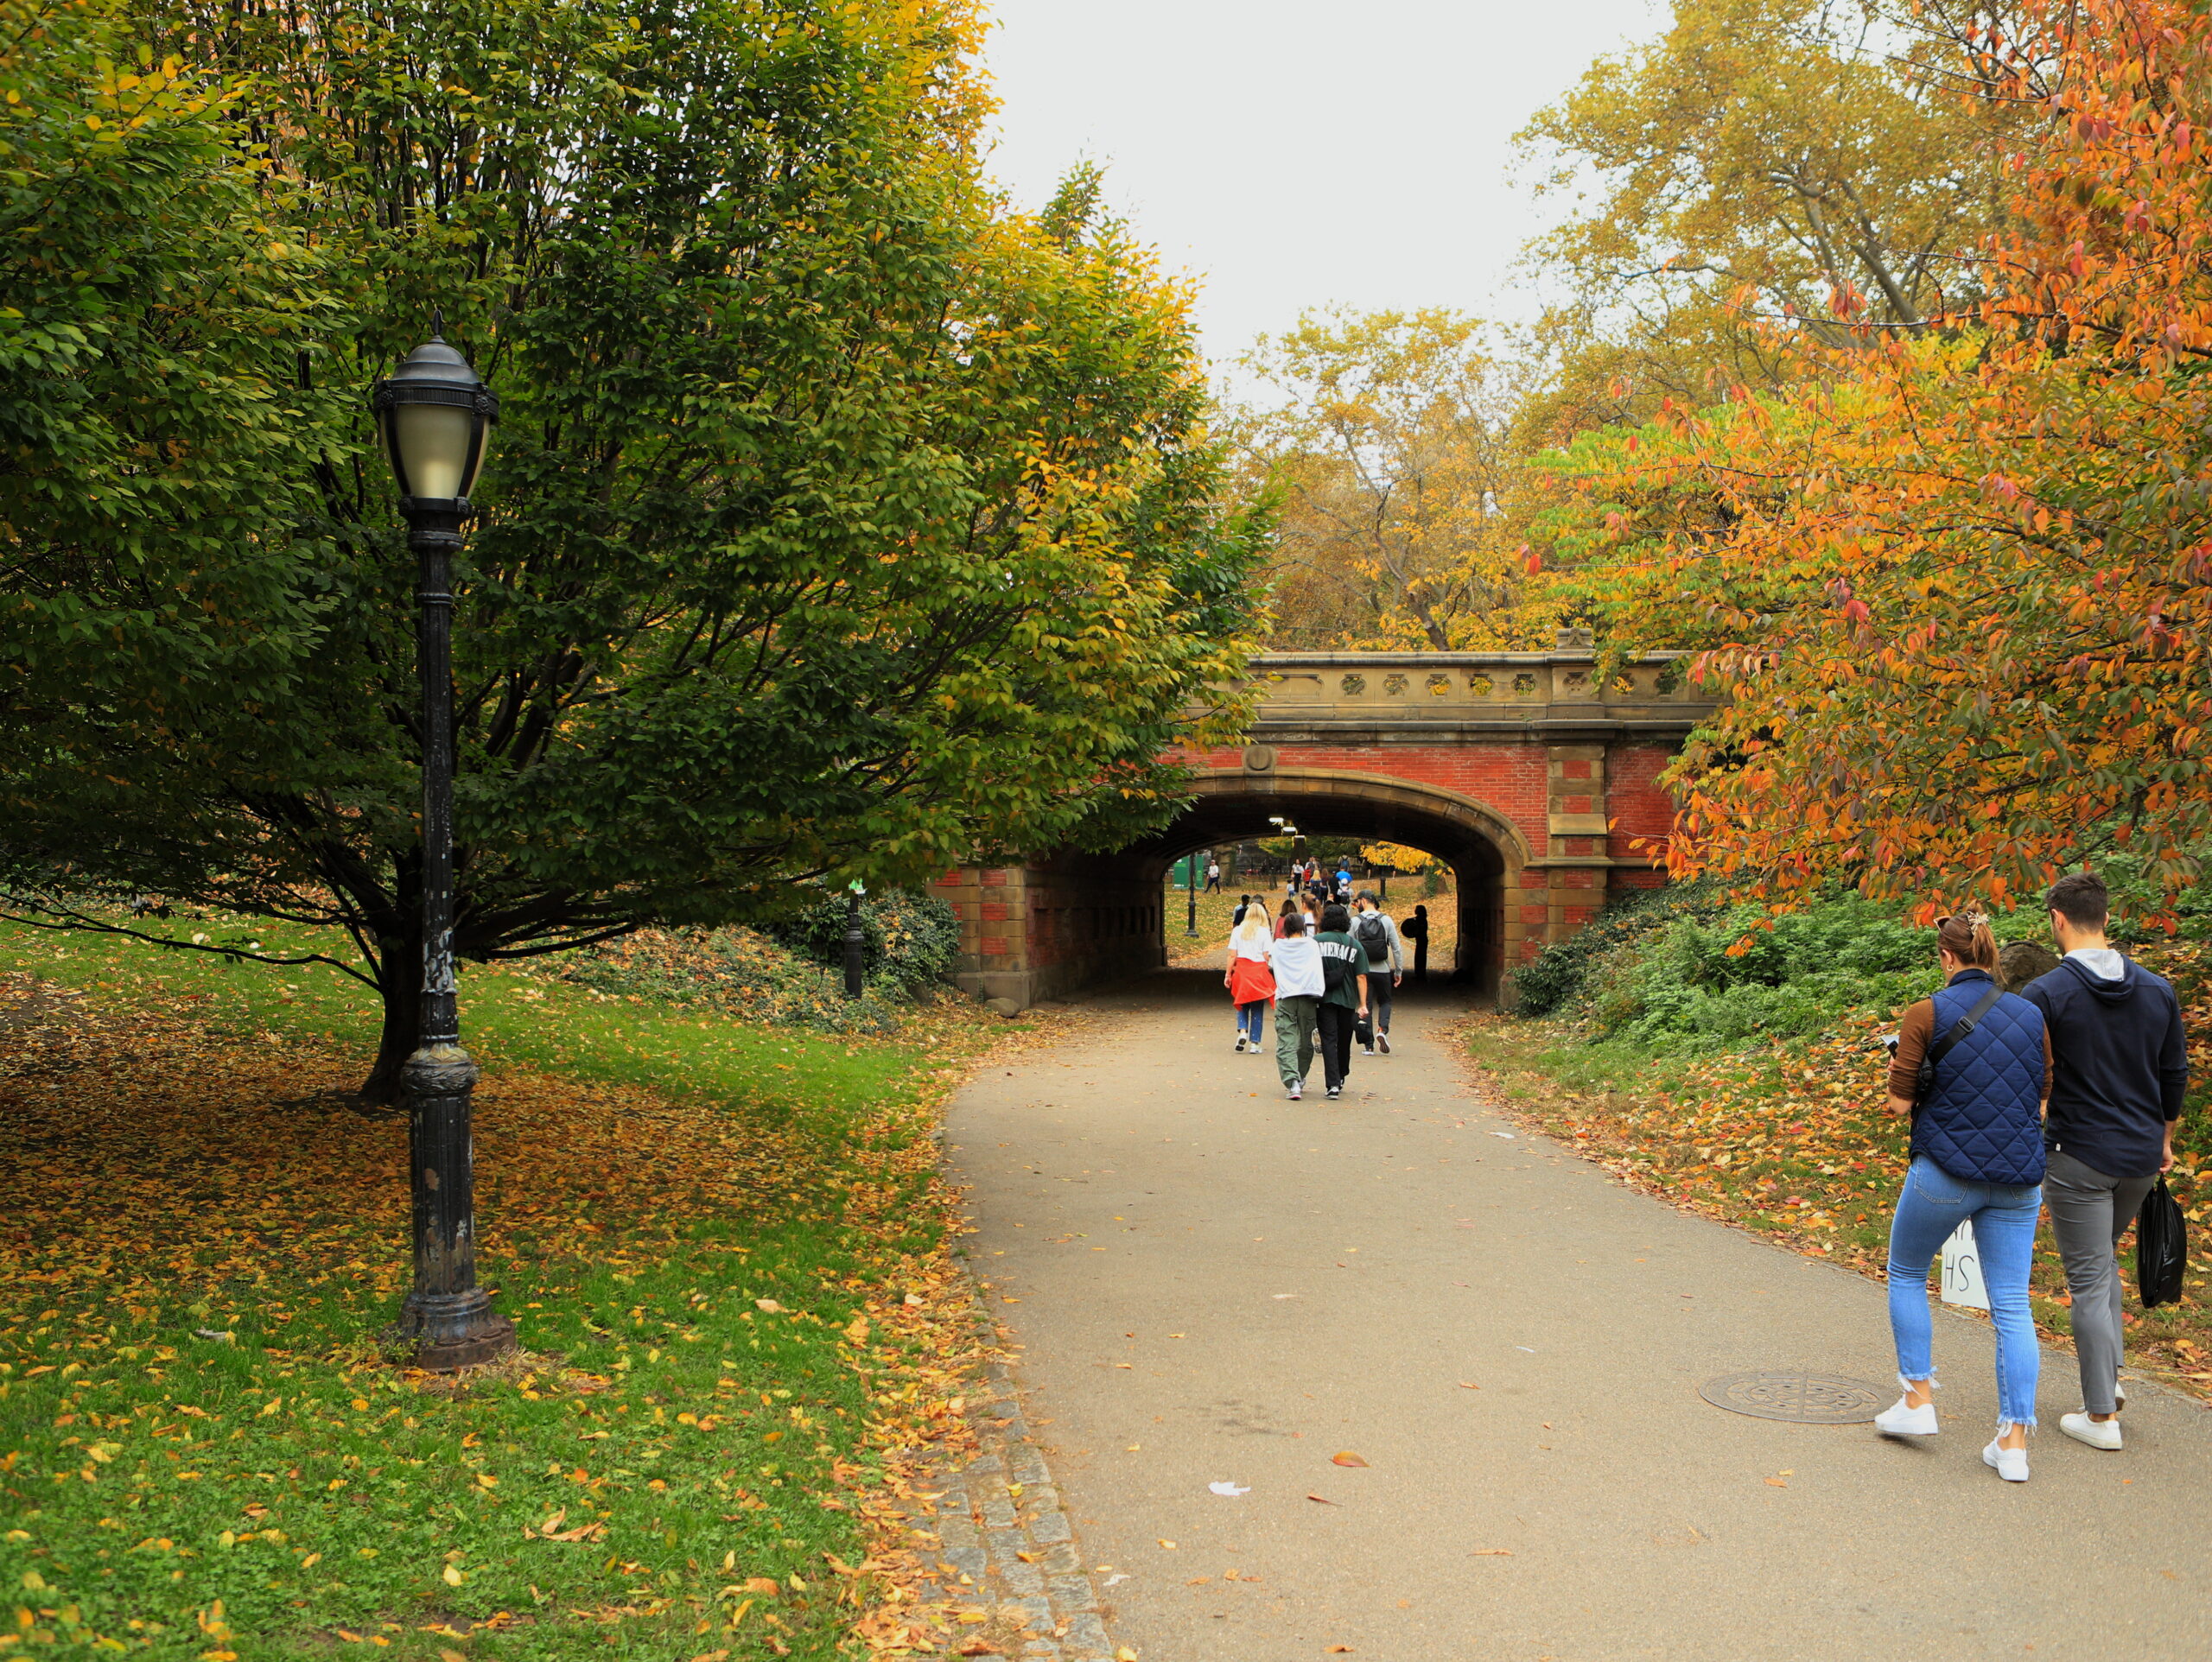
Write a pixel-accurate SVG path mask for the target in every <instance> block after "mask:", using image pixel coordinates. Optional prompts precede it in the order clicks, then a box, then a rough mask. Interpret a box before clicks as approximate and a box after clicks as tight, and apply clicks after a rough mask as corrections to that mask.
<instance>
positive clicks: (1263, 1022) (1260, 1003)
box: [1236, 999, 1268, 1050]
mask: <svg viewBox="0 0 2212 1662" xmlns="http://www.w3.org/2000/svg"><path fill="white" fill-rule="evenodd" d="M1267 1021H1268V1001H1267V1000H1266V999H1253V1000H1252V1002H1251V1003H1249V1004H1240V1005H1237V1006H1236V1036H1237V1037H1239V1038H1243V1039H1249V1040H1250V1041H1251V1042H1252V1048H1253V1049H1254V1050H1258V1049H1259V1048H1260V1035H1261V1034H1262V1033H1263V1032H1265V1031H1267Z"/></svg>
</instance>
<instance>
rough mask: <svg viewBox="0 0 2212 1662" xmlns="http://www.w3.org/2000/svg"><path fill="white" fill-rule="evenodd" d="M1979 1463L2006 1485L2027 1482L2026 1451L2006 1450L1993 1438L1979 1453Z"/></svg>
mask: <svg viewBox="0 0 2212 1662" xmlns="http://www.w3.org/2000/svg"><path fill="white" fill-rule="evenodd" d="M1981 1463H1982V1464H1983V1465H1985V1466H1987V1467H1989V1468H1990V1469H1992V1470H1993V1471H1994V1472H1996V1474H1997V1475H1999V1477H2001V1478H2003V1479H2004V1480H2005V1481H2006V1482H2007V1483H2024V1482H2026V1481H2028V1451H2027V1450H2026V1449H2008V1448H2006V1447H2005V1445H2004V1444H2003V1443H1999V1441H1998V1440H1997V1439H1996V1438H1995V1437H1992V1438H1990V1439H1989V1446H1988V1447H1987V1448H1986V1449H1983V1450H1982V1451H1981Z"/></svg>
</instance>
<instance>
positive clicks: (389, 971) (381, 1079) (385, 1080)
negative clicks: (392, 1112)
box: [361, 934, 423, 1104]
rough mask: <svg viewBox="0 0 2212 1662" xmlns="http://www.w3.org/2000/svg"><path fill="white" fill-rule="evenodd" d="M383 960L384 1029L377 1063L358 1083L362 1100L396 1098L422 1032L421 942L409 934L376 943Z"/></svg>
mask: <svg viewBox="0 0 2212 1662" xmlns="http://www.w3.org/2000/svg"><path fill="white" fill-rule="evenodd" d="M378 944H379V945H380V946H381V948H382V953H381V956H382V959H383V961H382V963H381V964H380V965H379V968H380V969H381V970H382V972H383V973H382V974H381V975H380V976H379V977H378V983H379V984H378V991H379V992H381V993H383V994H384V1031H383V1032H382V1033H381V1034H380V1035H379V1037H378V1040H377V1059H376V1065H375V1066H374V1067H372V1068H371V1069H369V1076H368V1079H367V1081H366V1082H364V1083H363V1085H362V1086H361V1096H362V1100H363V1101H369V1102H381V1103H385V1104H391V1103H394V1102H397V1101H399V1070H400V1069H402V1068H404V1067H405V1066H406V1065H407V1058H408V1057H410V1056H413V1055H414V1054H415V1049H416V1045H417V1044H420V1043H421V1042H422V1034H423V985H422V983H423V942H422V940H421V938H420V936H416V935H413V934H410V935H409V936H405V937H404V938H400V939H397V940H395V939H389V938H387V939H385V940H384V941H382V942H379V943H378Z"/></svg>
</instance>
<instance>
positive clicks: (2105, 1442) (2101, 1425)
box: [2058, 1411, 2120, 1454]
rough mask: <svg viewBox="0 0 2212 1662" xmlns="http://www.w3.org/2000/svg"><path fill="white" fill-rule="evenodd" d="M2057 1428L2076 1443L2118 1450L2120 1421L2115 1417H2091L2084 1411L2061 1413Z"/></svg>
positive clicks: (2114, 1452) (2116, 1452)
mask: <svg viewBox="0 0 2212 1662" xmlns="http://www.w3.org/2000/svg"><path fill="white" fill-rule="evenodd" d="M2058 1429H2059V1430H2062V1431H2063V1432H2065V1433H2066V1435H2067V1436H2069V1437H2072V1438H2073V1439H2074V1440H2075V1442H2076V1443H2088V1445H2089V1446H2090V1447H2091V1448H2092V1449H2108V1450H2109V1451H2111V1452H2112V1453H2113V1454H2118V1453H2119V1452H2120V1422H2119V1421H2118V1420H2116V1419H2106V1420H2095V1419H2091V1418H2089V1416H2088V1412H2087V1411H2083V1412H2082V1413H2078V1414H2061V1415H2060V1416H2059V1417H2058Z"/></svg>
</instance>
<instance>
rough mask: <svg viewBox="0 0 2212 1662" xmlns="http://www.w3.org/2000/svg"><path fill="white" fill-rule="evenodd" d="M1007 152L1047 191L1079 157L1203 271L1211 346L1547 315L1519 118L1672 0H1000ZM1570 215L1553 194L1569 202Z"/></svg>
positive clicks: (997, 68)
mask: <svg viewBox="0 0 2212 1662" xmlns="http://www.w3.org/2000/svg"><path fill="white" fill-rule="evenodd" d="M994 9H995V12H996V15H997V20H998V22H997V27H996V28H995V29H993V30H992V31H991V34H990V35H989V37H988V41H987V43H986V46H985V48H984V61H985V64H986V66H987V67H988V69H989V71H990V73H991V75H992V78H993V79H994V80H995V83H996V86H997V89H998V92H999V96H1000V98H1001V100H1002V101H1003V108H1002V109H1001V112H1000V116H999V121H998V130H997V134H996V142H995V148H994V149H993V151H992V153H991V156H990V161H989V167H990V170H991V172H992V173H993V174H994V175H995V177H996V178H997V179H998V180H999V181H1000V182H1001V183H1002V184H1003V185H1005V186H1006V187H1007V188H1008V189H1009V190H1010V191H1011V193H1013V195H1014V200H1015V201H1016V202H1017V203H1018V204H1019V205H1020V206H1023V207H1027V208H1035V207H1037V206H1041V205H1042V204H1043V203H1044V201H1045V200H1046V198H1047V197H1049V196H1050V195H1051V193H1052V188H1053V186H1054V185H1055V184H1056V183H1057V182H1058V179H1059V176H1060V175H1061V174H1063V173H1064V172H1065V170H1066V169H1067V168H1068V167H1069V166H1070V165H1071V163H1073V162H1076V161H1077V159H1078V158H1080V157H1083V156H1086V155H1088V156H1090V157H1093V158H1095V159H1096V160H1097V161H1099V162H1103V163H1104V164H1105V165H1106V167H1107V168H1108V189H1109V193H1110V196H1111V198H1112V200H1113V203H1114V206H1116V209H1117V210H1118V211H1119V212H1120V213H1122V214H1123V215H1124V216H1125V217H1126V218H1127V219H1128V220H1129V221H1130V222H1131V223H1132V225H1134V226H1135V228H1136V230H1137V231H1138V232H1140V233H1141V235H1142V236H1143V237H1144V238H1146V239H1147V241H1149V242H1152V243H1154V244H1156V245H1157V246H1158V247H1159V248H1160V251H1161V253H1162V254H1163V256H1165V257H1166V260H1167V262H1168V263H1169V264H1170V265H1171V266H1179V267H1181V268H1182V269H1185V270H1189V271H1191V272H1192V273H1194V274H1196V275H1198V276H1200V277H1201V278H1202V279H1203V282H1204V289H1203V293H1202V297H1201V300H1200V302H1199V311H1198V317H1199V321H1200V325H1201V327H1202V328H1203V330H1204V339H1205V349H1206V352H1207V354H1208V356H1209V357H1210V358H1212V359H1213V360H1214V361H1215V362H1216V363H1217V364H1220V363H1223V362H1224V360H1227V359H1230V358H1235V357H1236V354H1237V353H1238V352H1242V351H1243V350H1244V349H1245V348H1246V347H1247V346H1249V345H1250V343H1251V341H1252V339H1253V337H1254V336H1255V335H1257V334H1259V333H1262V332H1263V331H1273V330H1277V329H1281V328H1282V327H1286V326H1287V325H1288V324H1290V323H1291V322H1293V321H1294V320H1295V319H1296V317H1297V316H1298V314H1299V313H1300V311H1301V310H1303V309H1305V308H1309V307H1318V306H1322V305H1325V304H1327V303H1329V302H1332V301H1343V302H1346V303H1348V304H1350V305H1352V306H1354V307H1357V308H1359V309H1361V310H1373V309H1377V308H1384V307H1408V308H1409V307H1414V306H1431V305H1434V306H1449V307H1453V308H1459V309H1460V310H1464V311H1470V312H1474V313H1476V314H1478V315H1482V316H1487V317H1494V318H1499V319H1507V320H1510V319H1515V318H1521V317H1526V316H1529V315H1530V314H1532V313H1533V311H1534V305H1533V297H1532V296H1531V295H1529V294H1527V293H1526V292H1525V291H1522V290H1521V289H1516V288H1514V287H1511V286H1510V284H1511V281H1512V273H1511V272H1510V269H1509V268H1510V265H1511V263H1512V261H1513V257H1514V255H1515V253H1516V251H1517V250H1518V249H1519V247H1520V245H1521V244H1522V242H1523V241H1524V240H1525V239H1526V238H1528V237H1529V236H1530V235H1531V234H1532V233H1533V232H1535V231H1537V230H1538V229H1540V228H1541V224H1542V219H1541V218H1540V217H1539V213H1538V211H1537V208H1536V206H1535V204H1533V203H1532V202H1530V201H1529V200H1528V198H1527V196H1526V194H1525V193H1522V192H1521V191H1518V190H1516V188H1515V187H1513V185H1512V183H1511V182H1510V179H1509V177H1508V172H1509V168H1510V164H1511V161H1512V155H1511V145H1510V139H1511V137H1512V135H1513V133H1514V132H1515V131H1516V130H1518V129H1519V128H1520V127H1521V126H1522V124H1523V123H1524V122H1526V121H1527V119H1528V118H1529V116H1530V115H1531V114H1532V113H1533V112H1534V111H1535V110H1536V109H1538V108H1539V107H1540V106H1541V105H1544V104H1547V103H1548V102H1550V101H1551V100H1552V99H1553V98H1556V97H1557V96H1558V95H1559V94H1560V92H1564V91H1565V90H1566V89H1567V87H1568V86H1572V85H1573V83H1574V82H1575V81H1576V80H1577V79H1579V78H1580V76H1581V74H1582V72H1583V71H1584V69H1585V68H1586V67H1588V65H1589V62H1590V60H1591V59H1592V58H1593V57H1595V56H1597V55H1598V54H1600V53H1604V52H1610V51H1612V50H1613V49H1615V48H1618V46H1620V45H1621V44H1622V43H1623V42H1624V41H1627V40H1629V39H1630V38H1641V37H1643V36H1647V35H1653V34H1656V32H1657V30H1658V29H1659V28H1660V27H1661V26H1662V22H1663V20H1664V18H1665V16H1667V14H1668V11H1669V8H1668V7H1667V6H1665V5H1664V3H1663V0H1552V3H1548V4H1546V3H1537V0H1363V3H1357V4H1347V3H1343V0H1338V3H1323V0H1265V3H1261V0H1109V3H1105V4H1098V3H1079V0H995V8H994ZM1548 211H1549V210H1548Z"/></svg>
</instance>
